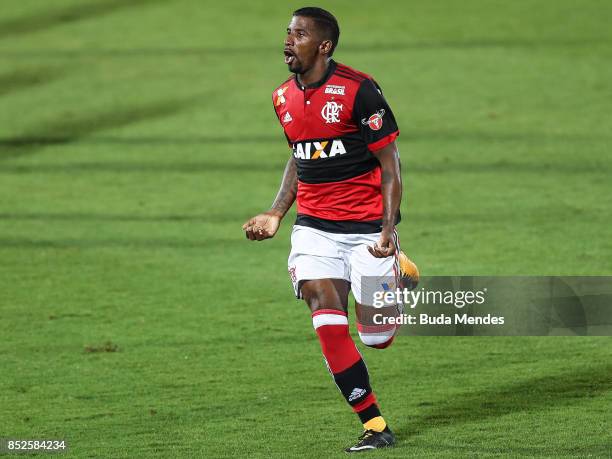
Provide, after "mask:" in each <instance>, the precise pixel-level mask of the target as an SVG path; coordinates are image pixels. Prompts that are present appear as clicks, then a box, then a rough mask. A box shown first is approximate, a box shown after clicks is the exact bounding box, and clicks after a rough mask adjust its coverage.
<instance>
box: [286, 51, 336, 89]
mask: <svg viewBox="0 0 612 459" xmlns="http://www.w3.org/2000/svg"><path fill="white" fill-rule="evenodd" d="M336 66H337V65H336V61H334V60H333V59H330V60H329V66H328V67H327V71H326V72H325V75H323V78H321V79H320V80H319V81H317V82H316V83H311V84H308V85H306V86H302V85H301V84H300V82H299V81H298V77H297V74H296V75H295V76H294V77H293V80H294V81H295V84H296V86H297V87H298V88H300V89H301V90H302V91H303V90H305V89H316V88H319V87H321V86H323V85H324V84H325V83H326V82H327V80H329V78H330V77H331V76H332V75H333V74H334V72H335V71H336Z"/></svg>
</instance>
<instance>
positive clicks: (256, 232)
mask: <svg viewBox="0 0 612 459" xmlns="http://www.w3.org/2000/svg"><path fill="white" fill-rule="evenodd" d="M280 222H281V216H280V215H278V214H276V213H274V212H273V211H268V212H264V213H263V214H259V215H255V216H254V217H253V218H251V219H249V220H247V221H246V222H245V223H244V225H242V229H243V230H244V232H245V234H246V237H247V239H250V240H251V241H263V240H264V239H269V238H271V237H274V235H275V234H276V232H277V231H278V227H279V226H280Z"/></svg>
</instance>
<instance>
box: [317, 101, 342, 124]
mask: <svg viewBox="0 0 612 459" xmlns="http://www.w3.org/2000/svg"><path fill="white" fill-rule="evenodd" d="M342 108H343V107H342V104H339V103H338V102H333V101H328V102H327V103H326V104H325V105H324V106H323V108H322V109H321V116H322V117H323V119H324V120H325V122H326V123H339V122H340V112H341V111H342Z"/></svg>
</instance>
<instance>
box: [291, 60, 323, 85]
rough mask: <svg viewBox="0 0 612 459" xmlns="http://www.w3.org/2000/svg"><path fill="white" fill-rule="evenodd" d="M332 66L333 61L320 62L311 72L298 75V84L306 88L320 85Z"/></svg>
mask: <svg viewBox="0 0 612 459" xmlns="http://www.w3.org/2000/svg"><path fill="white" fill-rule="evenodd" d="M330 64H331V59H326V60H320V61H318V62H317V63H316V64H315V65H314V66H313V67H312V68H311V69H310V70H308V71H306V72H304V73H300V74H298V76H297V78H298V82H299V83H300V85H302V86H304V87H308V86H310V85H312V84H315V83H318V82H319V81H321V80H322V79H323V77H325V74H326V73H327V70H328V69H329V66H330Z"/></svg>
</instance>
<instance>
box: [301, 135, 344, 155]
mask: <svg viewBox="0 0 612 459" xmlns="http://www.w3.org/2000/svg"><path fill="white" fill-rule="evenodd" d="M345 153H346V148H344V144H343V143H342V140H322V141H320V142H296V143H294V144H293V156H294V157H295V158H297V159H319V158H331V157H334V156H336V155H343V154H345Z"/></svg>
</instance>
